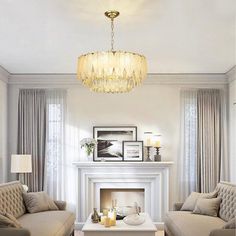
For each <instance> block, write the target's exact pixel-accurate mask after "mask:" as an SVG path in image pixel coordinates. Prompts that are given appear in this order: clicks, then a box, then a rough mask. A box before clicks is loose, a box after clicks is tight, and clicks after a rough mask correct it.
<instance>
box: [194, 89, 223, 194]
mask: <svg viewBox="0 0 236 236" xmlns="http://www.w3.org/2000/svg"><path fill="white" fill-rule="evenodd" d="M221 107H222V106H221V94H220V90H217V89H211V90H205V89H201V90H198V91H197V165H196V168H197V170H196V173H197V181H196V182H197V183H196V184H197V186H196V190H197V191H199V192H210V191H213V190H214V188H215V186H216V185H217V183H218V182H219V181H220V171H221V159H222V156H221V155H222V151H221V149H222V144H223V143H222V135H223V134H222V133H221V130H222V121H221V120H222V111H221Z"/></svg>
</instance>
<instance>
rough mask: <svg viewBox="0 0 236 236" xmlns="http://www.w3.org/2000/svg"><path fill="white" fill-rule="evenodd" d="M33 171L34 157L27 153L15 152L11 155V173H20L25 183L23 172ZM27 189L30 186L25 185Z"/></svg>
mask: <svg viewBox="0 0 236 236" xmlns="http://www.w3.org/2000/svg"><path fill="white" fill-rule="evenodd" d="M31 172H32V157H31V155H28V154H27V155H26V154H13V155H11V173H17V174H19V181H20V182H21V183H22V184H24V178H23V173H31ZM23 187H24V189H25V190H26V191H27V190H28V187H27V186H26V185H23Z"/></svg>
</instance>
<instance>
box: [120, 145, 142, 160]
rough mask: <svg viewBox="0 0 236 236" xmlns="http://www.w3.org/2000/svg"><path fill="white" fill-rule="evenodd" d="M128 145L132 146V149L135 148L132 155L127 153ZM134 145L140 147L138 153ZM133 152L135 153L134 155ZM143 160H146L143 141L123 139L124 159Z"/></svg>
mask: <svg viewBox="0 0 236 236" xmlns="http://www.w3.org/2000/svg"><path fill="white" fill-rule="evenodd" d="M128 146H130V147H131V149H133V150H131V153H130V156H128V155H127V148H128ZM134 146H135V147H136V148H138V151H139V152H138V154H137V152H136V151H135V150H134ZM134 152H135V153H134ZM132 154H133V155H134V156H133V157H132ZM135 156H136V157H135ZM143 160H144V150H143V141H123V161H127V162H142V161H143Z"/></svg>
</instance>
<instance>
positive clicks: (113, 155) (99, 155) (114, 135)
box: [93, 126, 137, 162]
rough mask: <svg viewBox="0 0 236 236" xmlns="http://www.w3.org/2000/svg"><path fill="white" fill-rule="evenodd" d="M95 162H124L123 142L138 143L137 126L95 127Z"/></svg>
mask: <svg viewBox="0 0 236 236" xmlns="http://www.w3.org/2000/svg"><path fill="white" fill-rule="evenodd" d="M93 138H94V139H95V140H97V145H96V146H95V148H94V152H93V161H103V160H105V161H111V162H113V161H123V141H137V126H94V127H93Z"/></svg>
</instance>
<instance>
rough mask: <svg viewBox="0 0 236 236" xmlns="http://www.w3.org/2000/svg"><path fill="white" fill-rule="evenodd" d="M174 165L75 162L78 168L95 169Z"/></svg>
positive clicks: (166, 164) (170, 162) (167, 164)
mask: <svg viewBox="0 0 236 236" xmlns="http://www.w3.org/2000/svg"><path fill="white" fill-rule="evenodd" d="M173 164H174V162H172V161H161V162H108V161H105V162H89V161H85V162H82V161H81V162H80V161H78V162H73V165H75V166H76V167H77V168H94V167H115V168H117V167H135V168H143V167H145V168H162V167H170V166H172V165H173Z"/></svg>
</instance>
